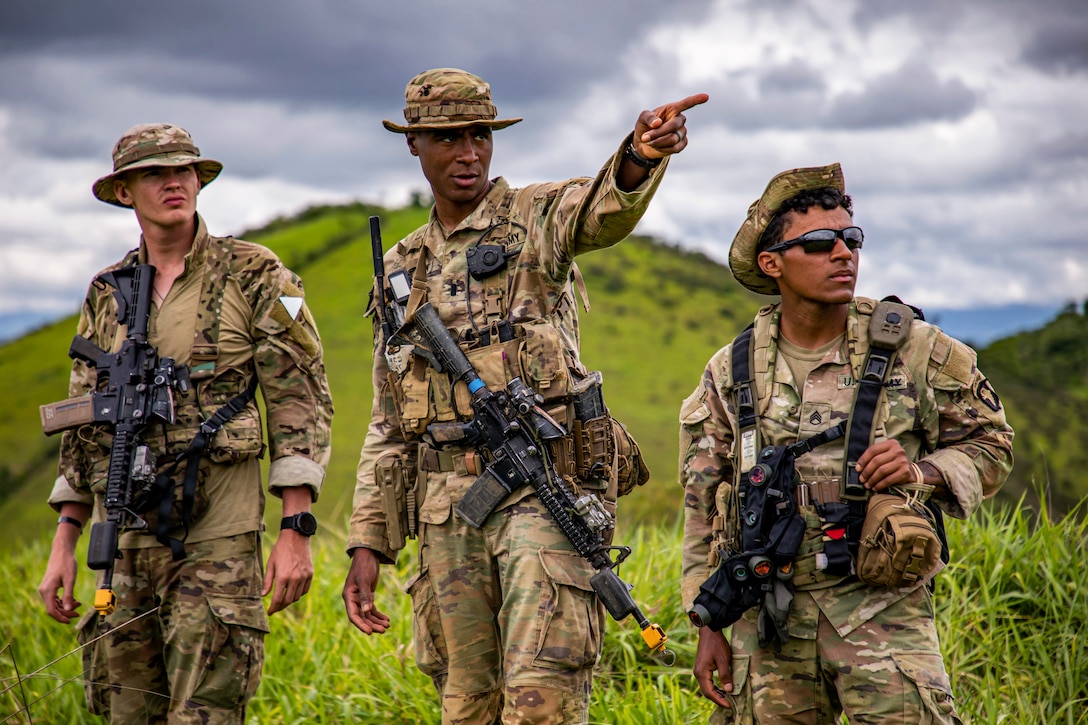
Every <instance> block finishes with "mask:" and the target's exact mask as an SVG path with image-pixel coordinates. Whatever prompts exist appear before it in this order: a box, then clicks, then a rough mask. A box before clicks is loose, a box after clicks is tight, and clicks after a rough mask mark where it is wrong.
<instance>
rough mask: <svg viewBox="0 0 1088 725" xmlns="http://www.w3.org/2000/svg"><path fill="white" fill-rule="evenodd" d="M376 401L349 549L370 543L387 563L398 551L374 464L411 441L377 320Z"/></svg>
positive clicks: (358, 478) (354, 505)
mask: <svg viewBox="0 0 1088 725" xmlns="http://www.w3.org/2000/svg"><path fill="white" fill-rule="evenodd" d="M374 339H375V340H376V341H377V343H376V344H375V346H374V367H373V383H374V403H373V405H372V407H371V412H370V425H369V426H368V428H367V432H366V439H365V440H364V441H363V448H362V450H361V451H360V453H359V466H358V469H357V471H356V478H355V494H354V496H353V500H352V512H351V521H350V523H349V527H348V540H347V551H348V553H349V554H350V553H351V551H352V549H357V548H359V547H361V546H362V547H366V548H367V549H372V550H374V551H375V552H376V553H377V554H378V558H379V560H380V561H381V562H382V563H383V564H393V563H395V562H396V558H397V552H396V551H395V550H394V549H392V548H391V547H390V545H389V539H388V536H387V533H386V522H385V514H384V512H383V509H382V502H381V493H380V492H379V491H378V487H377V484H376V482H375V476H374V466H375V464H376V462H377V461H378V459H379V458H380V457H382V456H383V455H385V454H386V453H387V452H390V451H393V452H399V453H403V454H407V452H408V450H409V448H410V444H409V443H408V442H406V441H405V440H404V436H403V434H402V433H401V428H400V420H399V418H398V417H397V412H396V408H395V406H394V403H393V392H392V386H391V385H390V382H389V367H388V365H387V363H386V360H385V344H384V341H382V339H381V330H380V327H379V325H378V322H377V320H375V321H374Z"/></svg>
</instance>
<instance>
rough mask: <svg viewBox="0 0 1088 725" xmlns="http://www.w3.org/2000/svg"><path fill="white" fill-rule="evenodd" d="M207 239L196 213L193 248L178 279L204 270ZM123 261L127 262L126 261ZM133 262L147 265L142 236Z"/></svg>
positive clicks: (202, 220)
mask: <svg viewBox="0 0 1088 725" xmlns="http://www.w3.org/2000/svg"><path fill="white" fill-rule="evenodd" d="M209 239H210V237H209V236H208V226H207V224H205V223H204V217H202V216H200V214H199V213H198V214H197V215H196V236H194V237H193V246H192V247H190V248H189V252H188V254H186V255H185V269H184V270H183V271H182V273H181V274H180V275H178V279H182V278H184V277H186V276H187V275H188V274H189V271H190V270H192V269H203V268H204V258H205V257H206V256H207V254H208V240H209ZM125 261H126V262H127V261H128V259H126V260H125ZM134 261H135V262H136V263H138V264H147V245H146V244H145V243H144V237H143V235H142V234H141V235H140V247H139V249H138V250H137V256H136V259H135V260H134Z"/></svg>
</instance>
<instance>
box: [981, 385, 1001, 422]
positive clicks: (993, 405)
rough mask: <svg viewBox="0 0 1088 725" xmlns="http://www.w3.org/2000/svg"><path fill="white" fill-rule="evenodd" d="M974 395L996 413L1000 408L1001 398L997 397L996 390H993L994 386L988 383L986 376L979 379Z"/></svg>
mask: <svg viewBox="0 0 1088 725" xmlns="http://www.w3.org/2000/svg"><path fill="white" fill-rule="evenodd" d="M975 397H977V398H978V399H979V400H981V401H982V402H983V403H984V404H985V405H986V407H987V408H989V409H990V410H992V411H993V412H995V413H997V412H998V411H1000V410H1001V399H1000V398H998V397H997V391H996V390H994V386H993V385H990V381H989V380H987V379H986V378H983V379H982V380H980V381H979V383H978V387H977V388H975Z"/></svg>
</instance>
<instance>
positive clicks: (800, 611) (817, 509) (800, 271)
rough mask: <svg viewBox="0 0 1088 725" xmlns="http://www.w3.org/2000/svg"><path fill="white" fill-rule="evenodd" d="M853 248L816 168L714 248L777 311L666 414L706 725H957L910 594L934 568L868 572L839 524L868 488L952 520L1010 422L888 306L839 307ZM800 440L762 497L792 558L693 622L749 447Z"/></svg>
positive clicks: (855, 303)
mask: <svg viewBox="0 0 1088 725" xmlns="http://www.w3.org/2000/svg"><path fill="white" fill-rule="evenodd" d="M863 241H864V234H863V233H862V231H861V229H860V227H857V226H854V223H853V204H852V201H851V199H850V197H849V196H848V195H847V194H846V193H845V182H844V180H843V176H842V169H841V168H840V167H839V165H838V164H832V165H830V166H824V167H816V168H803V169H793V170H790V171H786V172H783V173H781V174H779V175H777V176H775V177H774V178H773V179H772V180H771V182H770V183H769V184H768V186H767V189H766V191H765V192H764V193H763V196H762V197H760V199H758V200H757V201H756V202H755V203H753V204H752V205H751V207H750V208H749V210H748V216H747V218H746V220H745V222H744V224H743V226H742V227H741V229H740V231H739V232H738V233H737V235H736V237H735V239H734V240H733V244H732V247H731V248H730V254H729V262H730V269H731V271H732V273H733V276H734V277H735V278H736V279H737V281H738V282H740V284H741V285H743V286H744V287H747V288H748V289H750V290H752V291H754V292H757V293H759V294H765V295H780V296H781V301H780V302H779V303H777V304H772V305H768V306H766V307H764V308H762V309H761V310H760V311H759V314H758V315H757V316H756V320H755V323H754V325H753V326H752V329H751V331H750V333H749V332H748V331H746V332H745V333H744V334H743V335H742V336H740V337H738V338H737V340H735V341H734V342H733V343H732V344H730V345H726V346H725V347H723V348H722V349H721V350H719V351H718V352H717V353H716V354H715V355H714V356H713V357H712V358H711V360H710V362H709V363H708V364H707V366H706V369H705V370H704V371H703V374H702V376H701V379H700V383H699V385H698V386H697V387H696V389H695V391H694V392H693V393H692V394H691V396H689V397H688V398H687V400H685V401H684V403H683V405H682V407H681V410H680V422H681V427H680V440H681V444H680V461H681V466H680V481H681V483H682V484H683V485H684V488H685V496H684V503H685V517H684V519H685V520H684V553H683V574H684V578H683V581H682V585H681V587H682V593H683V600H684V601H683V603H684V608H685V610H686V611H688V612H692V613H694V615H695V616H694V617H693V619H692V621H693V622H694V623H695V624H697V625H698V626H699V635H698V636H699V643H698V649H697V651H696V655H695V664H694V668H693V671H694V674H695V677H696V680H697V681H698V683H699V689H700V691H701V692H702V694H703V695H704V696H705V697H707V698H708V699H710V700H712V701H713V702H714V703H716V704H717V705H718V709H717V710H716V711H715V713H714V715H713V716H712V718H711V722H715V723H718V722H723V723H724V722H758V723H765V722H786V721H790V722H793V721H799V720H801V719H804V721H805V722H815V723H828V724H829V725H830V724H831V723H837V722H839V718H840V716H841V715H842V714H843V713H845V714H846V715H847V716H848V718H849V720H850V721H851V722H860V721H862V720H864V721H865V722H881V723H900V724H903V723H911V724H913V723H918V722H934V723H958V722H960V720H959V718H958V716H957V715H956V711H955V706H954V701H953V698H952V688H951V684H950V682H949V678H948V674H947V672H946V671H945V667H944V663H943V661H942V659H941V653H940V649H939V646H938V641H937V632H936V629H935V626H934V622H933V604H932V601H931V592H930V590H929V588H928V585H929V584H930V583H931V581H932V577H933V576H934V575H935V574H936V572H937V571H939V569H940V567H941V566H943V563H942V561H944V560H943V559H942V560H938V557H936V556H935V555H934V556H932V558H931V562H930V563H929V564H927V566H928V567H929V568H927V569H925V570H923V569H922V567H921V564H919V566H918V567H916V570H913V571H911V572H910V576H909V577H903V578H900V579H896V580H894V581H892V580H890V579H889V580H883V579H879V578H877V577H873V576H872V575H871V574H870V573H869V571H870V570H869V569H868V568H867V567H866V566H865V565H864V564H863V563H862V562H863V559H862V558H861V556H860V555H859V554H858V551H859V548H858V547H859V541H860V536H858V535H857V534H856V531H857V529H858V528H861V527H860V526H859V527H856V528H853V527H847V526H845V525H843V522H844V521H849V522H852V523H853V522H858V521H861V520H862V519H864V522H865V525H866V526H868V524H869V520H870V519H869V517H868V515H867V514H866V510H867V509H866V505H867V504H869V505H871V503H872V501H873V500H874V498H876V494H877V493H878V492H879V493H881V494H884V495H883V496H881V497H880V498H881V500H882V501H887V500H889V499H894V502H896V506H898V507H899V508H900V509H902V508H912V510H913V506H915V505H920V502H921V501H924V500H925V498H926V497H928V498H929V499H930V503H931V504H935V508H936V507H939V509H940V510H942V511H944V513H946V514H948V515H951V516H954V517H956V518H965V517H966V516H967V515H969V514H970V513H971V512H972V511H974V509H975V508H977V507H978V506H979V504H980V503H981V501H982V500H983V499H984V498H988V497H990V496H992V495H993V494H994V493H995V492H996V491H997V490H998V489H999V488H1000V487H1001V485H1002V484H1003V483H1004V481H1005V478H1006V477H1007V476H1008V474H1009V471H1010V470H1011V468H1012V429H1011V428H1010V427H1009V426H1008V424H1007V423H1006V422H1005V415H1004V410H1003V409H1002V406H1001V402H1000V400H999V399H998V397H997V395H996V393H995V392H994V390H993V387H992V386H991V385H990V383H989V381H988V380H987V379H986V377H985V376H984V375H983V374H982V373H981V372H980V371H979V370H978V368H977V366H976V364H975V363H976V359H975V353H974V351H973V350H971V348H969V347H968V346H966V345H964V344H963V343H961V342H959V341H957V340H954V339H952V338H951V337H949V336H948V335H946V334H945V333H943V332H942V331H941V330H939V329H938V328H936V327H934V326H933V325H929V324H927V323H925V322H924V321H922V320H920V319H912V313H911V311H910V310H909V308H907V307H906V306H905V305H897V306H896V307H895V308H892V307H888V306H885V305H884V304H881V305H878V304H877V303H876V302H875V301H874V300H869V299H866V298H862V297H855V296H854V287H855V284H856V282H857V272H858V257H859V253H860V249H861V246H862V242H863ZM889 310H893V311H892V312H889ZM895 310H898V311H895ZM893 315H894V317H893ZM891 328H894V330H895V331H894V334H893V333H889V329H891ZM889 339H890V340H893V342H894V345H893V343H891V342H888V340H889ZM745 340H748V342H747V343H746V342H745ZM736 361H743V362H742V363H737V362H736ZM873 361H876V363H877V365H875V366H874V365H870V363H871V362H873ZM876 370H879V371H880V372H879V374H877V373H875V372H874V371H876ZM874 376H875V377H874ZM859 381H862V382H860V383H859ZM862 389H864V390H865V395H862V394H861V393H860V392H859V391H860V390H862ZM738 391H739V392H738ZM872 391H877V392H876V393H875V395H871V392H872ZM862 401H867V402H865V403H862ZM861 420H865V421H867V423H857V430H859V431H860V432H861V435H854V433H853V432H854V427H853V426H851V427H850V428H847V429H846V431H847V432H846V435H845V436H843V437H842V438H837V439H836V438H832V437H831V436H830V435H829V434H831V433H833V432H834V429H836V428H838V427H839V425H840V423H843V422H845V421H850V422H851V423H855V422H857V421H861ZM805 439H808V440H809V441H810V442H811V441H815V440H822V441H823V443H819V444H816V445H815V447H812V448H811V449H809V450H807V452H806V453H804V454H803V455H799V456H798V457H797V458H796V462H795V464H794V467H793V468H794V470H793V471H792V472H791V473H792V474H793V475H792V476H786V479H787V480H789V481H790V484H789V486H785V485H783V486H782V490H779V489H776V490H775V492H776V493H777V494H778V495H779V496H781V497H782V501H781V502H780V504H779V506H780V507H782V506H785V508H786V509H787V510H788V509H789V508H790V506H787V505H786V504H787V499H786V498H785V497H786V496H789V497H790V498H793V499H795V501H796V511H797V512H799V516H800V517H801V519H800V520H803V521H804V526H803V527H802V528H804V534H803V539H802V540H801V541H800V543H798V544H797V548H795V549H793V550H792V551H795V552H796V554H793V553H790V554H789V556H790V557H792V559H788V560H787V561H786V562H785V565H783V566H782V568H779V569H776V573H777V575H776V576H775V577H773V579H774V580H775V581H774V582H771V583H769V584H767V585H766V586H763V585H761V586H762V588H761V589H760V590H759V591H760V592H765V593H766V594H765V596H764V595H763V594H761V595H760V597H759V601H758V603H756V604H751V603H750V602H748V603H744V602H743V601H742V600H741V598H740V597H738V596H734V592H735V591H739V590H740V589H741V588H742V585H741V584H739V583H738V584H735V585H732V590H729V585H727V586H725V587H715V588H713V593H714V594H715V595H717V596H720V597H721V599H720V601H721V602H724V603H727V604H728V605H729V606H735V608H736V609H739V610H740V612H743V614H736V615H735V616H739V617H740V619H734V620H731V622H727V621H725V620H726V619H727V618H728V616H726V615H729V613H728V612H725V614H723V615H721V616H719V614H718V613H719V612H724V611H725V610H724V608H723V609H716V610H715V615H714V616H712V617H711V618H710V620H707V619H706V618H704V617H703V616H702V615H703V614H710V610H708V609H706V608H705V607H704V608H703V609H702V610H700V609H697V608H696V606H695V600H696V598H697V597H698V598H699V599H700V600H701V601H703V602H708V601H710V600H707V599H706V598H705V596H704V594H703V592H704V591H705V590H702V591H701V587H702V585H703V584H704V582H707V583H708V584H709V583H710V581H714V582H720V581H721V577H717V578H712V575H714V574H716V573H719V572H718V571H717V570H718V567H719V563H721V562H725V563H727V564H728V562H730V561H734V562H735V561H738V560H741V559H743V558H744V557H745V556H746V555H747V554H750V553H751V552H752V551H753V549H751V548H748V549H746V548H745V547H746V546H749V545H747V544H745V541H751V540H752V538H753V537H752V536H751V535H750V532H749V530H748V528H745V527H750V528H752V530H758V527H759V526H761V525H762V524H763V523H764V522H762V521H761V520H760V518H759V517H760V516H761V515H762V514H760V513H758V512H757V511H756V509H754V508H748V503H747V500H748V498H750V499H752V500H755V499H757V498H758V496H757V495H756V494H755V493H753V495H752V496H750V497H747V498H746V494H747V493H748V492H750V491H753V490H754V489H751V488H750V487H751V486H759V485H760V482H761V481H764V480H765V479H764V478H763V477H762V476H761V477H759V479H758V481H757V477H756V476H755V473H756V472H757V470H758V469H759V467H758V465H757V464H756V463H755V459H756V456H757V454H759V455H760V460H763V458H762V456H763V452H765V451H766V450H768V448H771V447H774V448H773V450H777V449H779V448H782V447H785V446H791V445H795V444H797V443H799V442H800V441H802V440H805ZM835 441H838V442H837V443H836V442H835ZM843 441H846V443H844V442H843ZM764 446H766V447H767V448H764ZM854 461H856V464H855V463H854ZM791 487H792V489H793V490H792V491H791ZM770 495H771V492H770V491H768V492H767V496H768V497H770ZM855 502H858V503H860V516H858V515H857V514H856V513H855V507H854V503H855ZM928 510H929V509H927V511H928ZM844 512H846V514H847V515H846V516H844V515H843V514H844ZM742 513H745V514H747V516H746V517H743V520H742ZM927 515H928V514H927ZM932 516H933V517H934V520H936V516H937V514H932ZM875 518H876V517H874V519H875ZM933 528H934V529H937V528H938V527H937V526H936V524H934V527H933ZM934 533H936V531H934ZM794 536H796V537H800V534H794ZM930 541H932V539H930ZM851 547H852V548H851ZM938 548H939V547H938ZM777 551H778V550H777V549H776V550H775V553H776V555H777ZM915 551H916V550H915ZM911 555H912V556H913V554H911ZM919 559H920V557H919ZM754 560H755V559H754V558H752V559H749V560H748V563H749V566H751V562H752V561H754ZM780 564H782V562H776V565H780ZM736 570H737V569H736V568H735V567H734V569H733V570H732V571H736ZM725 571H726V572H727V573H729V571H730V570H729V569H728V567H726V568H725ZM742 571H749V569H743V568H742ZM750 571H752V572H754V574H753V576H757V577H758V576H760V575H759V573H758V569H756V568H751V569H750ZM745 576H746V577H747V574H745ZM863 577H864V579H863ZM733 579H734V580H735V581H736V582H740V580H739V579H736V577H735V576H734V577H733ZM708 580H710V581H708ZM737 602H742V603H741V604H740V605H738V604H737ZM699 606H702V605H699ZM729 616H732V615H729ZM730 623H732V631H731V633H730V638H729V639H727V638H726V636H725V635H724V634H723V632H722V631H721V630H722V628H723V627H724V626H728V624H730ZM772 645H773V646H772Z"/></svg>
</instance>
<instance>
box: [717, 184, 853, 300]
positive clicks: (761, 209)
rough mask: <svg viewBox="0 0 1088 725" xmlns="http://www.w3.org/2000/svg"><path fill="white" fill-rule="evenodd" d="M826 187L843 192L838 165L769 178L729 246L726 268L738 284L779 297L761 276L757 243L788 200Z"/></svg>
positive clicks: (775, 285)
mask: <svg viewBox="0 0 1088 725" xmlns="http://www.w3.org/2000/svg"><path fill="white" fill-rule="evenodd" d="M825 187H830V188H832V189H838V190H839V191H841V192H843V193H845V192H846V180H845V179H844V178H843V175H842V167H841V166H839V164H837V163H834V164H831V165H829V166H809V167H805V168H800V169H790V170H789V171H783V172H782V173H780V174H777V175H776V176H775V177H774V178H773V179H771V181H770V183H769V184H767V189H766V190H765V191H764V192H763V196H761V197H759V199H757V200H756V201H754V202H752V205H751V206H749V207H748V218H747V219H745V220H744V224H742V225H741V227H740V231H739V232H737V236H735V237H733V244H732V245H731V246H730V247H729V269H730V271H732V272H733V277H735V278H736V280H737V281H738V282H740V283H741V284H742V285H744V286H745V287H747V288H748V289H750V290H752V291H753V292H758V293H759V294H761V295H776V294H778V283H777V282H775V281H774V280H773V279H771V278H770V277H768V276H767V275H765V274H763V272H762V270H760V268H759V264H757V263H756V258H757V257H758V256H759V251H758V250H759V240H760V239H761V238H762V237H763V232H765V231H766V230H767V225H768V224H770V223H771V219H773V218H774V215H775V214H776V213H777V212H778V210H779V209H780V208H781V207H782V204H783V203H784V202H785V201H786V200H787V199H791V198H793V197H794V196H796V195H797V194H798V193H799V192H802V191H805V190H807V189H823V188H825Z"/></svg>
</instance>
